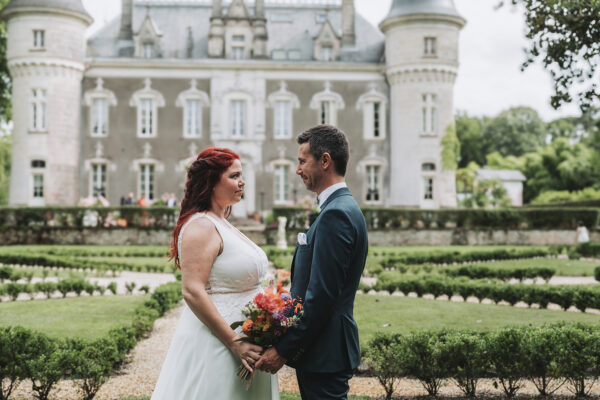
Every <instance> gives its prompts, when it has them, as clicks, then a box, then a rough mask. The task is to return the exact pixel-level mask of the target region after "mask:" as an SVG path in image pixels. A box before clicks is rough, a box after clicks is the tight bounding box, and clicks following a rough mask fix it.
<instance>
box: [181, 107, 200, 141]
mask: <svg viewBox="0 0 600 400" xmlns="http://www.w3.org/2000/svg"><path fill="white" fill-rule="evenodd" d="M183 115H184V121H183V124H184V127H185V134H184V136H185V137H187V138H199V137H201V136H202V102H201V101H200V100H186V101H185V105H184V107H183Z"/></svg>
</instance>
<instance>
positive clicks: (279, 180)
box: [275, 165, 290, 204]
mask: <svg viewBox="0 0 600 400" xmlns="http://www.w3.org/2000/svg"><path fill="white" fill-rule="evenodd" d="M289 173H290V166H289V165H276V166H275V203H276V204H281V203H286V202H288V201H289V200H290V195H289V181H288V179H289Z"/></svg>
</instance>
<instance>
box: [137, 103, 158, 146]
mask: <svg viewBox="0 0 600 400" xmlns="http://www.w3.org/2000/svg"><path fill="white" fill-rule="evenodd" d="M138 121H139V125H138V135H139V136H141V137H151V136H154V104H153V101H152V99H141V101H140V106H139V107H138Z"/></svg>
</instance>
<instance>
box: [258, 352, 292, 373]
mask: <svg viewBox="0 0 600 400" xmlns="http://www.w3.org/2000/svg"><path fill="white" fill-rule="evenodd" d="M286 361H287V360H286V359H285V358H283V357H281V356H280V355H279V353H277V350H275V348H274V347H270V348H268V349H267V350H266V351H265V352H264V353H263V355H262V356H261V357H260V358H259V360H258V361H257V362H256V364H255V365H254V367H255V368H258V369H260V370H261V371H265V372H270V373H272V374H276V373H277V371H279V370H280V369H281V367H283V365H284V364H285V362H286Z"/></svg>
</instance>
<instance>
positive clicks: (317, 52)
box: [314, 20, 340, 61]
mask: <svg viewBox="0 0 600 400" xmlns="http://www.w3.org/2000/svg"><path fill="white" fill-rule="evenodd" d="M314 40H315V47H314V58H315V60H319V61H333V60H336V59H337V58H338V54H339V51H340V38H339V37H338V36H337V34H336V33H335V29H333V26H332V25H331V22H329V20H326V21H325V22H324V23H323V27H322V28H321V30H320V31H319V33H318V34H317V36H316V37H315V39H314Z"/></svg>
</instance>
